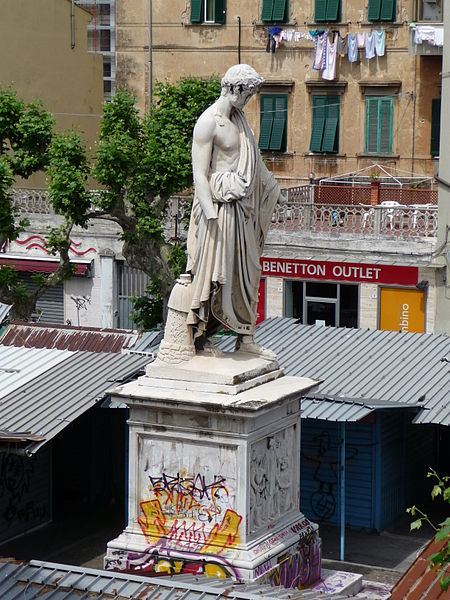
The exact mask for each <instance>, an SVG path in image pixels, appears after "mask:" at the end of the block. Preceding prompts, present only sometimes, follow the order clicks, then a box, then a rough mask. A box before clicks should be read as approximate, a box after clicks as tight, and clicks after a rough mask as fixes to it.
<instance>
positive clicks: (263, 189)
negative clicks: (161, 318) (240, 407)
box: [158, 64, 282, 363]
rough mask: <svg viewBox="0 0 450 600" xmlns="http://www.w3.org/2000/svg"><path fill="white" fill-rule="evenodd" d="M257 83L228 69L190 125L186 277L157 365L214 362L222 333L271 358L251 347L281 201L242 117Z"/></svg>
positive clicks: (172, 302) (249, 72)
mask: <svg viewBox="0 0 450 600" xmlns="http://www.w3.org/2000/svg"><path fill="white" fill-rule="evenodd" d="M262 83H263V78H262V77H261V76H260V75H259V74H258V73H257V72H256V71H255V70H254V69H253V68H252V67H250V66H249V65H245V64H240V65H236V66H234V67H231V68H230V69H228V71H227V72H226V74H225V75H224V77H223V79H222V91H221V95H220V97H219V98H218V99H217V100H216V102H214V104H212V105H211V106H210V107H209V108H207V109H206V110H205V112H204V113H203V114H202V115H201V116H200V117H199V119H198V121H197V123H196V125H195V128H194V135H193V143H192V168H193V175H194V185H195V196H194V201H193V206H192V213H191V220H190V225H189V232H188V241H187V252H188V262H187V269H186V271H187V272H186V274H185V275H182V276H181V278H180V279H179V280H178V281H177V284H176V285H175V286H174V289H173V290H172V293H171V296H170V299H169V303H168V318H167V323H166V329H165V336H164V340H163V342H162V343H161V348H160V351H159V354H158V360H159V361H163V362H169V363H177V362H182V361H184V360H189V359H190V358H191V357H192V356H194V355H195V354H196V353H198V352H203V353H209V354H212V355H218V354H219V352H218V351H217V349H215V348H214V347H213V346H212V345H211V344H210V343H209V339H208V338H209V337H210V336H211V335H213V334H214V333H215V332H217V331H218V329H220V328H221V327H224V326H225V327H227V328H229V329H231V330H232V331H234V332H236V333H237V334H238V336H237V342H236V351H237V352H247V353H249V354H253V355H257V356H258V357H260V358H263V359H266V360H269V361H271V360H274V359H275V358H276V357H275V355H274V354H273V353H272V352H270V351H268V350H266V349H264V348H262V347H260V346H258V345H257V344H256V343H255V341H254V332H255V322H256V317H257V304H258V290H259V281H260V274H261V268H260V257H261V254H262V251H263V246H264V239H265V236H266V233H267V230H268V228H269V224H270V222H271V219H272V214H273V210H274V207H275V204H276V203H277V201H281V198H282V196H281V192H280V189H279V187H278V185H277V183H276V181H275V179H274V177H273V175H272V173H270V171H268V169H267V168H266V166H265V165H264V163H263V161H262V158H261V155H260V152H259V149H258V146H257V143H256V140H255V138H254V136H253V133H252V131H251V129H250V127H249V125H248V123H247V121H246V118H245V115H244V113H243V111H242V109H243V108H244V106H245V105H246V104H247V102H248V101H249V99H250V98H251V97H252V96H253V94H255V93H256V92H257V91H258V90H259V88H260V87H261V85H262Z"/></svg>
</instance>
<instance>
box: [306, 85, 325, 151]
mask: <svg viewBox="0 0 450 600" xmlns="http://www.w3.org/2000/svg"><path fill="white" fill-rule="evenodd" d="M326 101H327V98H326V96H313V117H312V130H311V142H310V144H309V149H310V151H311V152H321V151H322V137H323V130H324V127H325V111H326Z"/></svg>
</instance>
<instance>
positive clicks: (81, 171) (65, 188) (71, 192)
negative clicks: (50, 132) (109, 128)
mask: <svg viewBox="0 0 450 600" xmlns="http://www.w3.org/2000/svg"><path fill="white" fill-rule="evenodd" d="M48 155H49V165H48V167H47V176H48V178H49V190H50V200H51V202H52V204H53V208H54V209H55V212H56V213H58V214H61V215H64V216H65V217H66V218H67V219H70V221H71V222H72V223H74V224H75V225H82V226H84V225H86V221H87V219H88V218H89V215H88V211H89V208H90V205H91V198H90V194H89V193H88V191H87V189H86V184H87V178H88V173H89V163H88V159H87V155H86V150H85V148H84V146H83V143H82V141H81V138H80V136H79V135H78V134H77V133H76V132H75V131H68V132H66V133H65V134H59V135H55V137H54V139H53V142H52V144H51V146H50V149H49V152H48Z"/></svg>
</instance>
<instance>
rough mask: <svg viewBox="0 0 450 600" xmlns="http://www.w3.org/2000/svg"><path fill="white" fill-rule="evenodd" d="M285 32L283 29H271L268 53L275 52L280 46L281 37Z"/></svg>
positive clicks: (268, 36) (268, 37)
mask: <svg viewBox="0 0 450 600" xmlns="http://www.w3.org/2000/svg"><path fill="white" fill-rule="evenodd" d="M282 31H283V28H282V27H269V29H268V32H267V47H266V52H270V51H271V50H272V53H274V52H275V49H276V48H277V47H278V46H279V43H280V38H279V35H280V33H281V32H282Z"/></svg>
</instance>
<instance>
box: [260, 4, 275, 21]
mask: <svg viewBox="0 0 450 600" xmlns="http://www.w3.org/2000/svg"><path fill="white" fill-rule="evenodd" d="M274 3H275V0H263V6H262V15H261V20H262V21H271V20H272V13H273V5H274Z"/></svg>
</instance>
